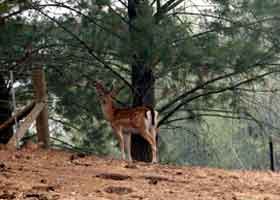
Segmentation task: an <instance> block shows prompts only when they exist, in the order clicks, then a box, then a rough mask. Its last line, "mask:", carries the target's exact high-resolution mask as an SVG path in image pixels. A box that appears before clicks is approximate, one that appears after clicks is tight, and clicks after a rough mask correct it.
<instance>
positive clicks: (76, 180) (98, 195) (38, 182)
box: [0, 148, 280, 200]
mask: <svg viewBox="0 0 280 200" xmlns="http://www.w3.org/2000/svg"><path fill="white" fill-rule="evenodd" d="M0 199H7V200H12V199H27V200H55V199H65V200H72V199H73V200H74V199H77V200H84V199H85V200H91V199H92V200H101V199H102V200H106V199H113V200H119V199H122V200H123V199H124V200H126V199H131V200H147V199H152V200H157V199H176V200H177V199H187V200H280V174H279V173H271V172H259V171H238V170H235V171H226V170H222V169H210V168H201V167H177V166H170V165H159V164H146V163H140V162H134V163H128V162H125V161H120V160H115V159H111V158H99V157H96V156H86V155H83V154H73V153H70V152H64V151H57V150H40V149H37V148H25V149H22V150H20V151H12V150H0Z"/></svg>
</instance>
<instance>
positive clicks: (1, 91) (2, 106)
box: [0, 75, 13, 144]
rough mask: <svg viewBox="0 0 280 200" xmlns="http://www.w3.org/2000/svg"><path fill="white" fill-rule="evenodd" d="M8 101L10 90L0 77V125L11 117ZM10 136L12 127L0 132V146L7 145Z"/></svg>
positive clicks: (0, 76)
mask: <svg viewBox="0 0 280 200" xmlns="http://www.w3.org/2000/svg"><path fill="white" fill-rule="evenodd" d="M9 100H10V89H9V88H8V87H7V84H6V83H5V79H4V77H3V76H2V75H0V124H1V123H3V122H5V121H6V120H8V119H9V118H10V117H11V115H12V111H11V106H10V103H9ZM12 136H13V128H12V127H8V128H6V129H4V130H2V131H0V144H7V143H8V141H9V140H10V138H11V137H12Z"/></svg>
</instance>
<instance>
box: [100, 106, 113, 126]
mask: <svg viewBox="0 0 280 200" xmlns="http://www.w3.org/2000/svg"><path fill="white" fill-rule="evenodd" d="M115 110H116V108H115V107H114V105H113V103H109V104H106V105H103V106H102V111H103V114H104V116H105V118H106V120H108V121H110V122H111V121H113V118H114V112H115Z"/></svg>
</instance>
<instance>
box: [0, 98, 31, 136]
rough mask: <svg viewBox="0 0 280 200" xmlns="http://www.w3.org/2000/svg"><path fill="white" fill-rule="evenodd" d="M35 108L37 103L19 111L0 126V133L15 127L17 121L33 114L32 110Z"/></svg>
mask: <svg viewBox="0 0 280 200" xmlns="http://www.w3.org/2000/svg"><path fill="white" fill-rule="evenodd" d="M34 106H35V102H34V101H32V102H31V103H30V104H29V105H27V106H26V107H24V108H23V109H22V110H21V111H18V112H17V113H16V114H15V115H14V116H12V117H10V118H9V119H8V120H7V121H5V122H3V123H2V124H0V133H1V132H2V131H3V130H4V129H7V128H9V127H11V126H13V125H14V124H15V119H17V120H22V119H23V118H25V117H26V116H27V115H28V114H29V113H30V112H31V110H32V109H33V108H34ZM2 133H3V132H2Z"/></svg>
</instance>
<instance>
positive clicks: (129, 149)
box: [124, 133, 132, 161]
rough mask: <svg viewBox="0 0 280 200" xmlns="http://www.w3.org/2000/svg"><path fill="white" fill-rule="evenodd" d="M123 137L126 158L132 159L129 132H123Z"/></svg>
mask: <svg viewBox="0 0 280 200" xmlns="http://www.w3.org/2000/svg"><path fill="white" fill-rule="evenodd" d="M124 137H125V149H126V153H127V156H128V160H129V161H132V157H131V134H130V133H126V134H124Z"/></svg>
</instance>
